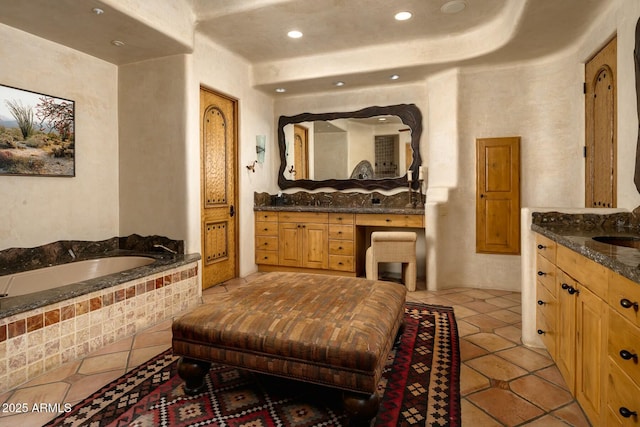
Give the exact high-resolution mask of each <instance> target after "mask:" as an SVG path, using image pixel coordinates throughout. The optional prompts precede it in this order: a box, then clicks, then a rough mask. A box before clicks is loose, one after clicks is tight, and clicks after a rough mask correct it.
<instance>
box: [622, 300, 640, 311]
mask: <svg viewBox="0 0 640 427" xmlns="http://www.w3.org/2000/svg"><path fill="white" fill-rule="evenodd" d="M620 305H621V306H622V307H624V308H631V307H633V309H634V310H635V311H638V303H637V302H631V301H629V300H628V299H626V298H622V299H621V300H620Z"/></svg>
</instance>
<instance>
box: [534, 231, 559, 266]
mask: <svg viewBox="0 0 640 427" xmlns="http://www.w3.org/2000/svg"><path fill="white" fill-rule="evenodd" d="M557 246H558V244H557V243H556V242H554V241H553V240H551V239H549V238H548V237H545V236H543V235H542V234H537V233H536V252H537V253H538V255H541V256H543V257H545V258H546V259H548V260H549V261H551V262H552V263H553V264H555V263H556V248H557Z"/></svg>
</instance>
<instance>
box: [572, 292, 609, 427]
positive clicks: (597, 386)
mask: <svg viewBox="0 0 640 427" xmlns="http://www.w3.org/2000/svg"><path fill="white" fill-rule="evenodd" d="M576 311H577V312H576V315H577V318H576V322H577V326H576V341H577V345H576V347H577V348H576V359H577V360H576V373H577V375H576V397H577V399H578V402H580V406H581V407H582V409H583V410H584V411H585V412H586V414H587V416H588V417H589V419H590V420H591V421H592V422H593V423H594V424H595V425H599V423H598V422H597V420H599V419H600V416H601V415H602V413H603V409H604V408H603V406H604V396H603V393H602V392H603V390H604V383H605V377H604V369H605V367H604V365H605V362H606V360H605V359H606V354H607V352H606V338H605V336H606V335H605V331H606V328H607V325H606V316H607V306H606V304H605V303H604V302H603V301H602V300H601V299H600V298H598V297H596V296H595V295H594V294H592V293H591V292H589V291H588V290H587V289H585V287H584V286H583V287H582V288H580V293H579V294H578V296H577V300H576Z"/></svg>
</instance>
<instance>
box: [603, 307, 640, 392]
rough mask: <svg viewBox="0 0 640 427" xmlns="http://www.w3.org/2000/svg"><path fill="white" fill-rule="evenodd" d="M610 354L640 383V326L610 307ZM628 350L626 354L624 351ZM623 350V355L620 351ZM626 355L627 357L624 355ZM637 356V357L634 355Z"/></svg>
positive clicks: (625, 371)
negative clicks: (634, 324) (636, 325)
mask: <svg viewBox="0 0 640 427" xmlns="http://www.w3.org/2000/svg"><path fill="white" fill-rule="evenodd" d="M608 341H609V342H608V354H609V357H610V358H611V360H613V361H615V362H616V364H617V365H618V366H619V367H620V368H621V369H622V370H623V371H624V373H626V374H627V375H629V377H630V378H631V379H632V380H633V381H635V382H636V383H637V384H640V364H639V360H638V358H639V357H640V328H637V327H635V326H633V325H632V324H631V323H630V322H628V321H627V320H625V319H624V318H623V317H622V316H621V315H620V314H618V313H617V312H616V311H615V310H613V309H611V308H609V340H608ZM625 351H626V352H627V354H625V353H624V352H625ZM621 352H623V354H622V355H621V354H620V353H621ZM622 356H625V357H626V358H625V357H622ZM634 356H635V357H634Z"/></svg>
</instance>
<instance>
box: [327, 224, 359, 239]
mask: <svg viewBox="0 0 640 427" xmlns="http://www.w3.org/2000/svg"><path fill="white" fill-rule="evenodd" d="M353 228H354V227H353V225H336V224H331V225H329V239H342V240H353V234H354V233H353Z"/></svg>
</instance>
